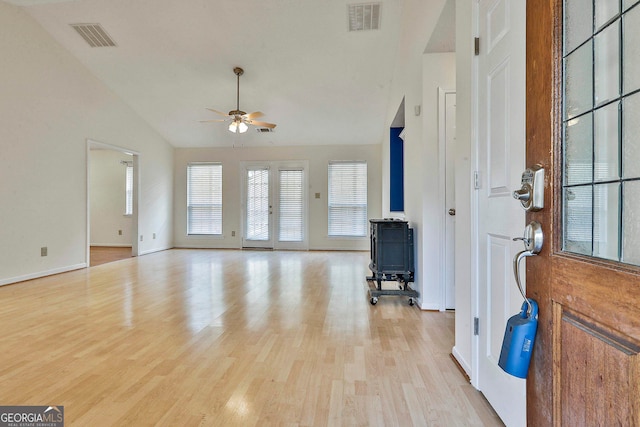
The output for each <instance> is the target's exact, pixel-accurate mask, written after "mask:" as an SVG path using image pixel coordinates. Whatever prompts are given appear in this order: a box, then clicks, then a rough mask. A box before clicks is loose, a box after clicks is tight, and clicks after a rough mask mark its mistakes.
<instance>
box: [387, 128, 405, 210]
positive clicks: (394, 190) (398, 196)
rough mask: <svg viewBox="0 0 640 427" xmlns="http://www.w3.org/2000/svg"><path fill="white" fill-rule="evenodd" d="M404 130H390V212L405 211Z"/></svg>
mask: <svg viewBox="0 0 640 427" xmlns="http://www.w3.org/2000/svg"><path fill="white" fill-rule="evenodd" d="M403 129H404V128H390V132H389V141H390V144H389V147H390V150H391V152H390V153H389V168H390V169H391V170H390V171H389V172H390V173H389V181H390V182H389V193H390V194H389V210H390V211H391V212H403V211H404V141H403V140H402V139H401V138H400V133H401V132H402V130H403Z"/></svg>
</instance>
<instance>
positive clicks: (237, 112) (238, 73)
mask: <svg viewBox="0 0 640 427" xmlns="http://www.w3.org/2000/svg"><path fill="white" fill-rule="evenodd" d="M233 72H234V73H235V75H236V76H237V83H236V109H235V111H229V115H230V116H242V115H243V114H246V113H245V112H244V111H240V76H241V75H243V74H244V70H243V69H242V68H240V67H235V68H234V69H233Z"/></svg>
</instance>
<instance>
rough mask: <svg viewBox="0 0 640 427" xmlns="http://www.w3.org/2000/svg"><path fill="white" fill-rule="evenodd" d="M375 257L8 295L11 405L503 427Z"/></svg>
mask: <svg viewBox="0 0 640 427" xmlns="http://www.w3.org/2000/svg"><path fill="white" fill-rule="evenodd" d="M368 261H369V259H368V254H367V253H365V252H265V251H219V250H170V251H164V252H159V253H155V254H150V255H145V256H142V257H139V258H131V259H128V260H125V261H120V262H116V263H111V264H103V265H100V266H97V267H92V268H89V269H84V270H78V271H74V272H70V273H65V274H60V275H56V276H50V277H46V278H42V279H37V280H32V281H29V282H23V283H19V284H15V285H10V286H4V287H0V301H2V308H1V309H0V324H1V325H2V329H3V333H2V339H1V340H0V362H1V363H0V404H2V405H64V407H65V420H66V425H69V426H147V425H162V426H269V425H289V426H355V425H360V426H364V425H371V426H375V425H380V426H411V425H414V426H481V425H486V426H494V425H497V426H499V425H501V423H500V421H499V419H498V418H497V417H496V415H495V413H494V412H493V411H492V409H491V408H490V407H489V405H488V404H487V402H486V401H485V400H484V399H483V397H482V395H481V394H480V393H479V392H477V391H476V390H475V389H473V387H472V386H471V385H470V384H469V383H468V382H467V381H466V380H465V379H464V377H463V376H462V374H461V373H460V372H459V371H458V369H457V367H456V366H455V365H454V363H453V362H452V361H451V359H450V357H449V353H450V351H451V347H452V346H453V327H454V326H453V325H454V322H453V316H454V315H453V313H437V312H421V311H420V310H419V309H418V308H417V307H410V306H409V305H408V304H407V300H406V298H400V297H389V296H387V297H385V296H383V297H380V301H379V302H378V304H377V305H376V306H371V305H370V304H369V302H368V297H367V292H366V291H367V284H366V281H365V276H366V275H367V274H370V273H369V270H368V268H367V265H368Z"/></svg>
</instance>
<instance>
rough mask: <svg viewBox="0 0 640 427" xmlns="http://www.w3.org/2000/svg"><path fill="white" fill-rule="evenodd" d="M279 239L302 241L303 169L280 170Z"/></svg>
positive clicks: (283, 240) (282, 240)
mask: <svg viewBox="0 0 640 427" xmlns="http://www.w3.org/2000/svg"><path fill="white" fill-rule="evenodd" d="M279 178H280V179H279V181H280V192H279V193H280V200H279V208H280V209H279V213H280V219H279V226H278V230H279V231H278V240H279V241H281V242H302V240H303V235H302V214H303V194H302V170H280V172H279Z"/></svg>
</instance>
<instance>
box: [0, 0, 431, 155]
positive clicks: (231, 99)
mask: <svg viewBox="0 0 640 427" xmlns="http://www.w3.org/2000/svg"><path fill="white" fill-rule="evenodd" d="M5 1H6V2H8V3H12V4H14V5H18V6H22V7H23V8H24V10H25V11H26V12H27V13H28V14H30V15H31V16H32V17H33V18H34V19H36V20H37V21H38V22H39V23H40V24H41V25H42V26H43V27H44V29H45V30H46V31H48V32H49V34H51V36H52V37H53V38H55V39H56V40H57V41H58V42H59V43H60V44H61V45H62V46H64V47H65V48H66V49H68V50H69V51H70V52H71V53H72V54H73V55H74V56H75V57H76V58H78V60H79V61H80V62H81V63H83V64H84V65H85V66H86V67H87V68H88V69H89V70H90V71H91V72H92V73H93V74H94V75H95V76H96V77H97V78H98V79H100V80H101V81H102V82H104V84H106V85H107V86H108V87H109V88H110V89H111V90H112V91H113V92H115V93H116V94H117V95H118V96H119V97H120V98H122V99H123V100H124V102H126V103H127V104H128V105H129V106H131V107H132V108H133V109H134V110H135V111H136V112H137V113H138V114H139V115H140V116H141V117H142V118H143V119H144V120H145V121H146V122H147V123H149V125H150V126H152V127H153V128H154V129H155V130H156V131H157V132H158V133H160V134H161V135H162V136H163V137H164V138H165V139H166V140H167V141H169V142H170V143H171V144H172V145H174V146H176V147H216V146H230V145H244V146H253V145H264V144H273V145H287V146H295V145H304V144H311V145H323V144H377V143H381V142H382V140H383V139H384V137H385V135H386V133H387V132H386V130H385V119H386V117H387V109H388V108H387V107H388V105H387V104H388V102H389V95H390V87H391V80H392V78H393V72H394V61H395V58H396V52H397V51H398V49H399V46H398V43H399V40H400V31H401V25H400V20H401V16H402V4H403V1H402V0H380V2H381V4H382V5H381V23H380V29H379V30H375V31H360V32H348V31H347V28H348V26H347V5H348V4H350V3H354V2H353V1H347V0H238V1H228V0H227V1H222V0H181V1H178V0H135V1H132V0H108V1H105V0H72V1H65V0H5ZM425 1H426V0H425ZM355 3H361V1H355ZM439 12H440V11H438V13H439ZM77 23H99V24H101V25H102V27H103V28H104V29H105V31H106V32H107V33H108V34H109V35H110V36H111V37H112V38H113V40H114V41H115V43H116V44H117V47H106V48H91V47H89V45H88V44H87V43H86V42H85V41H84V40H83V39H82V38H81V37H80V36H79V35H78V34H77V33H76V31H75V30H74V29H73V28H72V27H71V26H70V25H69V24H77ZM438 43H440V44H441V42H438ZM235 66H240V67H242V68H244V70H245V73H244V75H243V76H242V77H241V78H240V109H241V110H244V111H246V112H253V111H261V112H263V113H264V116H263V117H262V118H260V119H259V120H262V121H266V122H271V123H276V124H277V128H276V129H275V132H273V133H258V132H256V131H255V128H250V130H249V131H248V132H247V133H245V134H242V135H234V134H232V133H230V132H228V131H227V130H226V125H225V124H224V123H200V122H199V120H208V119H215V118H219V117H217V116H216V115H215V114H214V113H211V112H209V111H207V110H206V108H207V107H209V108H214V109H217V110H220V111H224V112H228V111H230V110H233V109H235V107H236V76H235V74H234V73H233V68H234V67H235Z"/></svg>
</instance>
